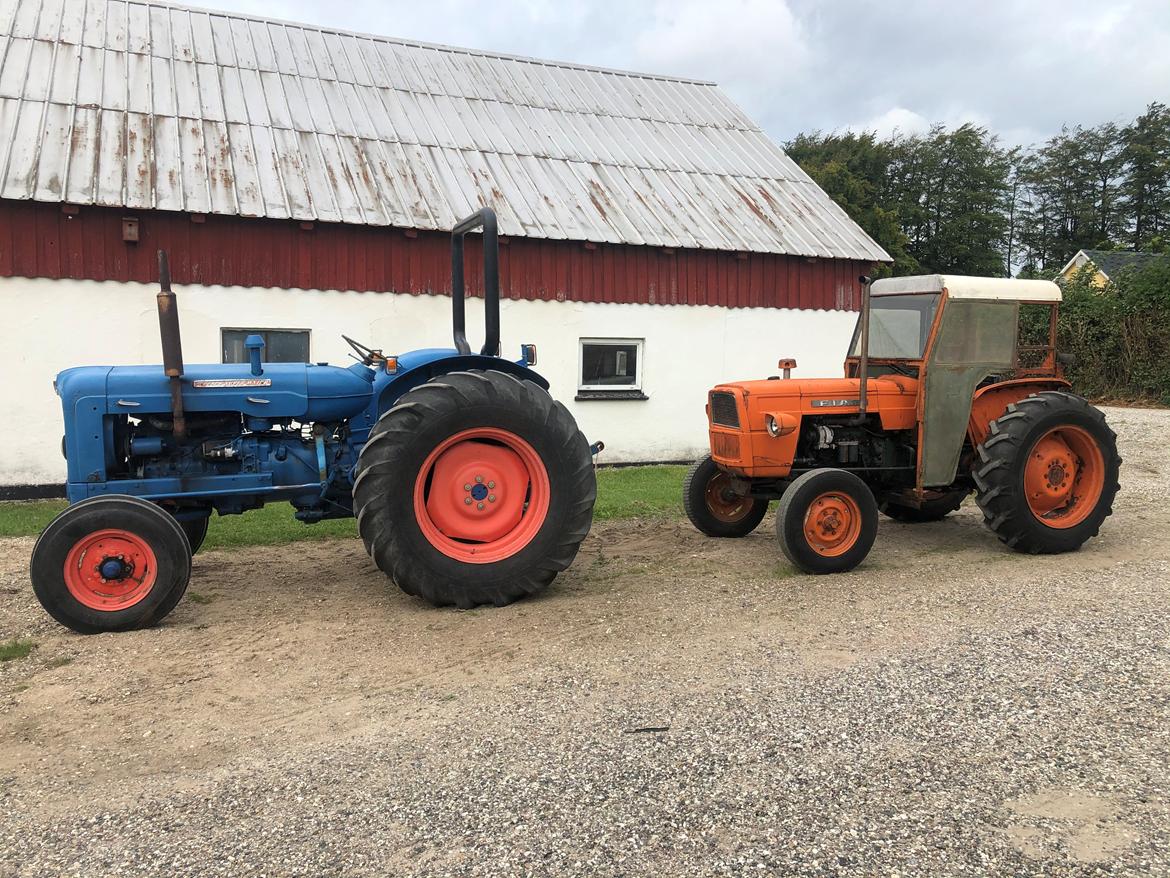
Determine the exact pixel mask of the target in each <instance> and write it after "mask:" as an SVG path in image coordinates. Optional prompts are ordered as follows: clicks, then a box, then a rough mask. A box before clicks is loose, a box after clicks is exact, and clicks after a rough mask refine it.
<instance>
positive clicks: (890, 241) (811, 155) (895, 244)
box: [784, 131, 918, 274]
mask: <svg viewBox="0 0 1170 878" xmlns="http://www.w3.org/2000/svg"><path fill="white" fill-rule="evenodd" d="M784 148H785V151H786V152H787V153H788V155H789V157H790V158H791V159H792V160H793V161H795V162H796V163H797V164H799V165H800V166H801V168H803V169H804V171H805V173H807V174H808V175H809V176H810V177H812V178H813V180H815V181H816V183H817V185H818V186H820V187H821V188H822V189H824V190H825V192H826V193H827V194H828V196H829V197H830V198H832V199H833V200H834V201H835V202H837V204H839V205H840V206H841V207H842V208H843V209H844V210H845V212H846V213H847V214H849V216H850V218H852V219H853V221H854V222H856V223H857V224H858V225H859V226H861V227H862V228H863V229H865V231H866V232H867V233H868V234H869V236H870V237H871V238H873V239H874V240H875V241H877V242H878V243H879V244H880V245H881V246H882V247H883V248H884V249H885V251H886V252H887V253H889V254H890V256H891V257H892V258H893V260H894V264H893V269H892V270H893V273H894V274H913V273H914V272H915V271H917V270H918V264H917V263H916V262H915V261H914V259H913V257H911V256H910V255H909V254H908V253H907V252H906V243H907V242H906V236H905V234H903V232H902V229H901V226H900V223H899V220H898V216H897V214H896V213H895V212H893V211H892V210H890V209H889V208H888V206H886V205H885V204H884V201H885V191H884V190H885V188H886V181H887V178H888V167H889V161H890V151H889V148H888V146H887V145H886V144H884V143H882V142H880V141H879V140H878V139H877V136H876V135H875V134H873V133H872V132H867V133H863V134H851V133H845V134H821V133H820V132H819V131H814V132H813V133H811V134H800V135H798V136H797V137H796V138H795V139H794V140H792V141H791V142H789V143H787V144H785V147H784Z"/></svg>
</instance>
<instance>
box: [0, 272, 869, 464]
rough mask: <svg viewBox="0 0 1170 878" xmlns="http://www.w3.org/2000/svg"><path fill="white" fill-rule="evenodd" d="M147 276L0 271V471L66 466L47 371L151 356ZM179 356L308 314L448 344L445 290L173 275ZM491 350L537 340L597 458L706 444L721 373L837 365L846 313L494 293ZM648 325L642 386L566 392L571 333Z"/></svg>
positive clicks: (389, 339) (548, 373)
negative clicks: (582, 396)
mask: <svg viewBox="0 0 1170 878" xmlns="http://www.w3.org/2000/svg"><path fill="white" fill-rule="evenodd" d="M156 292H157V289H156V288H155V287H153V286H150V285H146V284H137V283H125V284H123V283H115V282H99V281H84V280H82V281H78V280H46V279H31V280H30V279H25V278H0V307H2V308H3V315H4V317H3V322H2V323H0V326H2V327H3V332H2V334H0V336H2V339H3V341H2V343H0V417H2V418H3V420H2V421H0V422H2V423H4V424H6V425H8V428H7V429H5V430H3V431H0V485H21V484H50V483H60V482H63V481H64V479H65V465H64V461H63V460H62V459H61V454H60V450H59V449H60V437H61V433H62V430H63V425H62V417H61V408H60V403H59V400H58V398H57V396H56V394H55V393H53V390H52V380H53V377H54V376H55V375H56V374H57V372H59V371H60V370H62V369H65V368H67V367H69V366H82V365H122V364H125V365H133V364H146V363H158V362H161V359H162V357H161V351H160V346H159V338H158V318H157V312H156V311H155V299H154V296H155V293H156ZM176 292H177V293H178V297H179V314H180V324H181V326H182V332H183V357H184V360H185V361H186V363H188V364H196V363H207V362H212V363H216V362H219V360H220V356H221V347H220V329H221V328H222V327H259V328H268V329H309V330H311V336H310V351H311V356H312V359H313V360H315V361H329V362H332V363H348V362H350V361H349V360H348V358H347V356H346V354H347V352H348V350H349V348H348V347H347V346H346V344H345V343H344V342H343V341H342V340H341V334H342V333H345V334H347V335H350V336H352V337H354V338H356V339H358V340H359V341H363V342H366V343H367V344H370V345H371V346H373V347H381V348H382V349H384V350H385V351H386V352H387V353H399V352H401V351H405V350H409V349H412V348H420V347H445V346H449V345H450V344H451V300H450V299H449V298H445V297H441V296H415V295H401V294H393V293H358V292H337V291H316V290H309V291H306V290H282V289H258V288H244V287H190V288H183V287H177V288H176ZM467 316H468V327H469V338H470V339H471V342H472V346H473V347H476V345H477V341H479V340H481V339H482V336H483V328H482V327H483V309H482V302H481V301H480V300H471V301H469V302H468V315H467ZM500 319H501V336H502V344H503V353H504V354H505V356H508V357H510V358H512V359H515V358H516V357H517V356H519V347H520V344H521V343H522V342H534V343H535V344H536V345H537V348H538V351H539V363H538V364H537V367H536V368H537V371H539V372H540V373H541V374H542V375H544V376H545V377H546V378H547V379H548V380H549V382H550V383H551V385H552V393H553V395H554V396H555V397H556V398H557V399H560V400H562V401H563V402H565V404H566V405H568V406H569V408H570V409H571V410H572V412H573V415H574V416H575V417H576V419H577V422H578V424H580V426H581V429H582V430H583V431H584V433H585V435H586V436H587V437H589V440H590V441H595V440H597V439H602V440H604V441H605V444H606V450H605V452H604V453H603V454H602V456H601V458H600V460H601V462H603V463H604V462H608V463H618V462H636V461H657V460H680V461H681V460H688V459H691V458H694V457H696V456H698V455H699V454H702V453H704V452H705V449H706V447H707V433H706V418H705V415H704V408H703V407H704V404H705V402H706V393H707V390H708V389H709V388H710V387H711V386H712V385H714V384H716V383H718V382H720V381H726V380H735V379H742V378H761V377H764V376H767V375H771V374H775V372H776V368H775V367H776V360H777V359H778V358H780V357H782V356H785V357H788V356H794V357H796V358H797V360H798V361H799V364H800V366H799V369H798V370H797V372H796V375H797V376H798V377H799V376H806V377H825V376H834V375H840V374H841V367H842V362H843V360H844V352H845V347H846V344H847V342H848V337H849V334H850V332H852V329H853V324H854V321H855V315H853V314H851V313H849V312H837V311H800V310H788V309H769V308H718V307H706V306H683V305H677V306H664V305H618V304H598V303H584V302H528V301H515V300H505V301H504V302H502V303H501V318H500ZM583 337H584V338H588V337H616V338H644V339H645V346H644V352H643V358H644V363H643V371H642V376H643V378H642V389H643V392H645V394H646V395H647V396H649V397H650V398H649V399H648V400H645V401H631V400H606V401H582V402H575V401H574V400H573V397H574V396H575V394H576V390H577V368H578V340H579V339H580V338H583Z"/></svg>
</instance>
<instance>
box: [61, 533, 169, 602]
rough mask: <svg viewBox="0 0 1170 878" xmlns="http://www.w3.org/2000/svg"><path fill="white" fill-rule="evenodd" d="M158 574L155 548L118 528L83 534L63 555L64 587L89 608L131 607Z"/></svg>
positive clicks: (140, 538)
mask: <svg viewBox="0 0 1170 878" xmlns="http://www.w3.org/2000/svg"><path fill="white" fill-rule="evenodd" d="M157 577H158V565H157V562H156V560H155V555H154V550H153V549H152V548H151V547H150V545H149V544H148V543H147V542H146V541H145V540H144V539H142V537H140V536H138V535H137V534H134V533H131V532H130V531H127V530H122V529H120V528H109V529H108V530H98V531H94V532H93V533H90V534H86V535H85V536H84V537H82V538H81V539H79V540H78V541H77V542H76V543H74V544H73V548H72V549H70V550H69V553H68V554H67V555H66V556H65V587H66V588H68V589H69V593H70V594H71V595H73V597H74V598H75V599H76V600H77V602H78V603H80V604H82V605H84V606H86V607H89V608H90V609H91V610H103V611H105V612H113V611H115V610H124V609H126V608H127V607H132V606H134V605H135V604H137V603H139V602H140V601H142V600H143V599H145V598H146V596H147V595H148V594H150V590H151V589H152V588H154V583H155V579H156V578H157Z"/></svg>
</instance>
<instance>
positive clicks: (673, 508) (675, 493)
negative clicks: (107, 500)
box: [0, 466, 686, 549]
mask: <svg viewBox="0 0 1170 878" xmlns="http://www.w3.org/2000/svg"><path fill="white" fill-rule="evenodd" d="M685 470H686V468H685V467H682V466H637V467H622V468H621V469H601V470H598V472H597V506H596V508H595V510H594V518H595V519H596V520H597V521H613V520H615V519H621V518H639V517H665V516H672V515H682V479H683V473H684V472H685ZM65 506H66V503H65V501H64V500H30V501H27V502H5V503H0V537H32V536H36V535H37V534H39V533H40V532H41V531H42V530H43V529H44V527H45V525H47V524H48V523H49V522H50V521H51V520H52V519H53V516H55V515H56V514H57V513H58V512H60V511H61V510H62V509H64V508H65ZM336 537H349V538H356V537H357V525H356V524H355V523H354V521H353V519H351V518H345V519H337V520H335V521H322V522H320V523H319V524H313V525H305V524H302V523H301V522H299V521H297V520H296V519H295V518H293V516H292V508H291V507H290V506H289V505H288V504H287V503H273V504H271V505H269V506H265V507H264V508H263V509H257V510H255V511H253V512H247V513H245V514H243V515H229V516H226V517H223V518H221V517H219V516H212V519H211V526H210V527H209V528H208V530H207V539H206V540H205V541H204V543H203V545H204V548H207V549H230V548H237V547H240V546H275V545H282V544H284V543H292V542H297V541H300V540H324V539H332V538H336Z"/></svg>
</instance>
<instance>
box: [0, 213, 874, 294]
mask: <svg viewBox="0 0 1170 878" xmlns="http://www.w3.org/2000/svg"><path fill="white" fill-rule="evenodd" d="M123 216H134V217H137V218H138V219H139V221H140V225H139V231H140V238H141V240H140V241H139V242H138V243H125V242H123V241H122V217H123ZM469 245H470V246H469V247H468V265H467V269H466V272H465V273H466V276H467V278H468V282H469V286H470V287H471V288H472V290H473V291H478V287H479V285H480V281H479V274H478V272H479V268H478V264H477V263H478V259H479V253H478V249H479V248H478V246H477V245H476V243H475V242H474V241H471V242H469ZM449 247H450V238H449V236H447V235H445V234H441V233H437V232H423V231H420V232H417V233H414V232H411V233H407V232H404V231H403V230H401V229H392V228H386V227H371V226H357V225H340V224H327V223H317V224H316V225H315V226H314V227H313V228H312V229H310V230H305V229H302V228H301V227H300V225H299V224H298V223H296V222H288V221H282V220H268V219H250V218H243V217H226V216H207V217H206V218H205V221H204V222H193V221H192V219H191V217H190V215H188V214H181V213H171V212H165V211H126V210H121V209H117V208H99V207H82V208H79V210H78V212H77V213H76V214H73V215H70V214H66V213H64V212H63V211H62V209H61V206H60V205H56V204H47V203H39V202H30V201H0V276H3V277H46V278H79V279H81V278H84V279H89V280H116V281H141V282H144V283H150V282H153V281H155V280H156V279H157V277H158V271H157V267H156V257H155V252H156V251H157V250H158V249H159V248H162V249H165V250H167V252H168V254H169V256H170V263H171V276H172V278H173V279H174V282H175V283H176V284H208V285H211V284H214V285H219V286H256V287H280V288H290V289H306V290H312V289H327V290H362V291H393V292H399V293H449V292H450V277H451V266H450V250H449ZM869 267H870V266H869V265H868V264H867V263H864V262H856V261H852V260H838V259H823V258H822V259H806V258H804V257H797V256H780V255H773V254H760V253H750V254H742V255H737V254H735V253H728V252H722V251H713V250H680V249H676V250H670V249H663V248H658V247H638V246H626V245H606V244H599V245H597V246H596V248H593V249H589V248H586V246H585V245H584V244H582V243H580V242H577V241H551V240H536V239H531V238H511V239H508V240H507V242H506V243H504V244H502V246H501V247H500V274H501V286H502V292H503V295H505V296H506V297H509V298H513V299H549V300H556V301H564V300H573V301H584V302H636V303H648V304H662V305H723V306H728V307H733V308H745V307H773V308H813V309H853V308H856V307H857V305H858V304H859V300H860V294H859V291H858V287H857V276H858V275H859V274H861V273H864V272H865V271H866V270H867V269H868V268H869Z"/></svg>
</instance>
